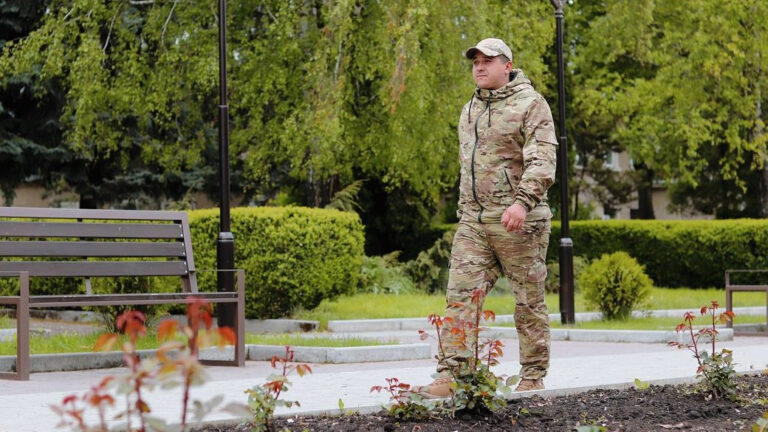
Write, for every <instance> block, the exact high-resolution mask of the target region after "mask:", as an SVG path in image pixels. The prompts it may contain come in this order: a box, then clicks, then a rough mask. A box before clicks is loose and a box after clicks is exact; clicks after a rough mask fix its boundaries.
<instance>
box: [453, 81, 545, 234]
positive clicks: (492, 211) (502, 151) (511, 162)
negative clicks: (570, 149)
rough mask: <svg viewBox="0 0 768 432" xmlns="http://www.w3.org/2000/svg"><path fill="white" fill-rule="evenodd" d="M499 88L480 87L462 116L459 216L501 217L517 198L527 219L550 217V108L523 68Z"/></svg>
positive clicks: (493, 219)
mask: <svg viewBox="0 0 768 432" xmlns="http://www.w3.org/2000/svg"><path fill="white" fill-rule="evenodd" d="M512 74H513V79H512V81H511V82H510V83H509V84H507V85H505V86H504V87H501V88H500V89H497V90H485V89H480V88H477V89H475V93H474V95H473V96H472V99H471V100H470V101H469V103H467V104H466V105H465V106H464V108H463V109H462V110H461V117H460V118H459V144H460V150H459V162H460V164H461V181H460V183H459V210H458V216H459V218H460V219H461V218H462V217H464V218H472V219H473V220H477V221H478V222H482V223H490V222H499V221H501V215H502V214H503V213H504V210H506V209H507V207H509V206H511V205H512V204H514V203H515V202H517V203H520V204H522V205H523V207H525V208H526V209H527V210H528V215H527V216H526V220H542V219H549V218H551V217H552V213H551V212H550V210H549V205H548V204H547V189H548V188H549V187H550V186H551V185H552V182H553V181H554V177H555V165H556V159H555V158H556V146H557V139H556V138H555V128H554V123H553V121H552V112H551V111H550V109H549V104H547V101H546V100H545V99H544V98H543V97H542V96H541V95H540V94H539V93H537V92H536V90H534V89H533V86H531V82H530V81H529V80H528V78H526V77H525V75H524V74H523V72H522V71H521V70H518V69H515V70H514V71H513V72H512Z"/></svg>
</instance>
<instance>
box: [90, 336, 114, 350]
mask: <svg viewBox="0 0 768 432" xmlns="http://www.w3.org/2000/svg"><path fill="white" fill-rule="evenodd" d="M116 343H117V335H116V334H115V333H103V334H102V335H101V336H99V339H98V340H96V343H95V344H94V345H93V351H109V350H111V349H112V347H114V346H115V344H116Z"/></svg>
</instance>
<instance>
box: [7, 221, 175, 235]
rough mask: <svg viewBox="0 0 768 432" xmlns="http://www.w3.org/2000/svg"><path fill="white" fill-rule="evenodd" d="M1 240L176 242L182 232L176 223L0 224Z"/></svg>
mask: <svg viewBox="0 0 768 432" xmlns="http://www.w3.org/2000/svg"><path fill="white" fill-rule="evenodd" d="M0 237H92V238H116V239H119V238H125V239H150V238H157V239H161V238H163V239H176V238H182V237H183V232H182V229H181V225H179V224H131V223H77V222H72V223H68V222H9V221H0Z"/></svg>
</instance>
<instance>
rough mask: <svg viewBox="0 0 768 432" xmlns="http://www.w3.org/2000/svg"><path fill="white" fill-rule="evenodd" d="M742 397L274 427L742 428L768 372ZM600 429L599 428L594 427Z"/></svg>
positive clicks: (550, 404)
mask: <svg viewBox="0 0 768 432" xmlns="http://www.w3.org/2000/svg"><path fill="white" fill-rule="evenodd" d="M738 383H739V386H740V391H739V394H740V397H741V401H740V402H731V401H726V400H706V399H705V398H704V395H702V394H695V393H691V391H692V386H651V387H649V388H647V389H645V390H637V389H630V390H593V391H590V392H587V393H581V394H577V395H572V396H563V397H558V398H553V399H542V398H540V397H532V398H525V399H522V400H516V401H510V403H509V405H508V407H507V408H506V409H504V410H503V411H500V412H498V413H495V414H492V413H487V414H485V415H463V416H458V418H456V419H451V418H445V417H443V418H436V419H433V420H430V421H426V422H407V421H396V420H394V419H393V418H391V417H389V416H387V415H386V414H385V413H381V414H377V415H366V416H360V415H348V416H343V417H300V416H299V417H291V418H281V419H277V420H275V421H274V422H273V424H272V430H273V431H284V430H288V431H313V432H314V431H349V432H352V431H386V432H395V431H398V432H400V431H407V432H418V431H421V432H437V431H440V432H453V431H472V432H478V431H572V430H575V429H576V428H577V427H579V426H599V427H603V428H604V429H600V430H606V431H665V430H673V431H674V430H683V431H708V432H710V431H743V430H747V431H748V430H751V427H752V425H753V424H754V423H755V422H756V421H757V419H758V418H760V417H761V416H762V415H763V413H764V412H766V411H768V375H765V374H763V375H753V376H744V377H740V378H739V379H738ZM247 430H250V429H248V428H237V427H230V428H221V427H209V428H208V429H204V431H205V432H241V431H247ZM593 430H598V429H596V428H595V429H593Z"/></svg>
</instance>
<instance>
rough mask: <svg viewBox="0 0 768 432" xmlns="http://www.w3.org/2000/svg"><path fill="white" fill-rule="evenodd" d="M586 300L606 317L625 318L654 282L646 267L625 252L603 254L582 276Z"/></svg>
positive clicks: (642, 299)
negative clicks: (645, 269)
mask: <svg viewBox="0 0 768 432" xmlns="http://www.w3.org/2000/svg"><path fill="white" fill-rule="evenodd" d="M579 285H580V286H581V290H582V291H583V293H584V299H585V300H586V301H587V303H588V304H589V305H592V306H595V307H597V308H598V309H599V310H600V311H601V312H602V313H603V319H609V320H613V319H625V318H628V317H629V315H630V314H631V313H632V310H633V309H634V308H635V307H636V306H638V305H639V304H641V303H642V302H643V301H644V300H645V299H646V298H647V297H648V295H649V294H650V290H651V287H652V286H653V281H652V280H651V278H649V277H648V276H647V275H646V274H645V272H644V271H643V266H641V265H640V264H638V262H637V260H635V259H634V258H632V257H631V256H629V254H628V253H626V252H614V253H612V254H610V255H607V254H606V255H603V256H602V257H600V259H598V260H596V261H594V262H592V264H590V265H589V266H588V267H587V268H586V269H585V270H584V271H583V272H582V274H581V276H580V277H579Z"/></svg>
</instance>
